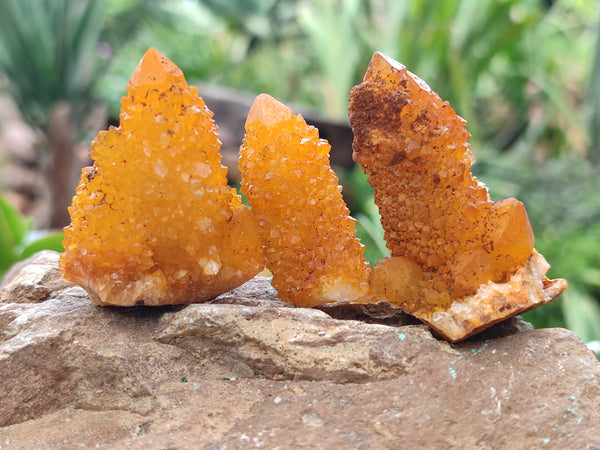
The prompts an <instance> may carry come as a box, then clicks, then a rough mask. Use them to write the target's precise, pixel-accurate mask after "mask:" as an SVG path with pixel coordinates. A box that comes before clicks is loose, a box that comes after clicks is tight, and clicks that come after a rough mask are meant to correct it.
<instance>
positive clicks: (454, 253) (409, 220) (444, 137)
mask: <svg viewBox="0 0 600 450" xmlns="http://www.w3.org/2000/svg"><path fill="white" fill-rule="evenodd" d="M350 123H351V125H352V128H353V131H354V136H355V138H354V146H353V148H354V159H355V160H356V161H357V162H358V163H360V164H361V165H362V167H363V169H364V170H365V172H366V173H367V174H368V175H369V183H370V184H371V185H372V186H373V187H374V189H375V202H376V204H377V205H378V206H379V212H380V214H381V220H382V225H383V228H384V230H385V238H386V241H387V245H388V248H389V249H390V250H391V253H392V256H402V257H406V258H409V259H410V260H412V261H414V262H416V263H417V264H418V265H419V267H420V268H421V269H422V270H423V272H427V273H431V274H433V275H431V277H433V278H435V279H437V280H436V281H434V283H437V285H438V286H442V285H444V287H443V289H442V291H448V292H449V293H450V296H451V297H452V298H457V297H462V296H464V295H469V294H473V293H475V292H476V291H477V289H478V288H479V286H480V285H481V284H483V283H486V282H488V281H492V282H503V281H506V280H508V278H509V277H510V275H512V274H513V273H514V272H515V271H516V270H517V269H518V268H519V267H522V266H523V265H524V264H525V262H526V261H527V259H528V258H529V256H530V255H531V253H532V250H533V244H534V237H533V232H532V231H531V226H530V225H529V220H528V218H527V213H526V211H525V207H524V206H523V204H522V203H521V202H519V201H518V200H516V199H514V198H511V199H507V200H503V201H501V202H497V203H494V202H492V201H491V200H490V198H489V195H488V191H487V188H486V187H485V185H483V184H482V183H480V182H479V181H478V180H477V179H476V178H475V177H474V176H473V175H472V173H471V165H472V164H473V162H474V157H473V154H472V153H471V151H470V150H469V145H468V143H467V140H468V138H469V133H468V132H467V130H466V128H465V121H464V120H463V119H462V118H461V117H459V116H457V115H456V114H455V112H454V111H453V110H452V108H451V107H450V105H449V104H448V102H443V101H442V100H441V99H440V97H439V96H438V95H437V94H435V93H434V92H432V91H431V89H430V88H429V87H428V86H427V85H426V84H425V82H423V81H422V80H421V79H419V78H418V77H417V76H415V75H413V74H411V73H410V72H409V71H407V70H406V68H405V67H404V66H403V65H401V64H400V63H398V62H396V61H394V60H392V59H390V58H388V57H386V56H384V55H382V54H380V53H376V54H375V55H374V56H373V59H372V60H371V64H370V65H369V69H368V71H367V73H366V75H365V77H364V81H363V83H362V84H360V85H358V86H355V87H354V88H353V89H352V91H351V93H350Z"/></svg>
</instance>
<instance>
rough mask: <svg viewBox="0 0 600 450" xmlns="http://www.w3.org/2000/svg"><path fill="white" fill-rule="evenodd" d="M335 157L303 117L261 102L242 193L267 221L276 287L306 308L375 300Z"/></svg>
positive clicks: (263, 224) (249, 131) (264, 228)
mask: <svg viewBox="0 0 600 450" xmlns="http://www.w3.org/2000/svg"><path fill="white" fill-rule="evenodd" d="M329 151H330V146H329V144H328V143H327V141H325V140H322V139H319V134H318V130H317V129H315V128H314V127H310V126H308V125H307V124H306V122H305V121H304V119H303V118H302V116H300V115H297V116H295V115H294V114H293V112H292V111H291V110H290V109H289V108H288V107H287V106H285V105H283V104H281V103H279V102H278V101H277V100H275V99H274V98H272V97H270V96H268V95H266V94H261V95H259V96H258V97H257V98H256V100H255V102H254V105H253V106H252V108H251V110H250V113H249V115H248V119H247V121H246V137H245V139H244V144H243V145H242V148H241V150H240V164H239V165H240V171H241V174H242V192H243V193H244V194H245V195H246V197H247V199H248V203H249V204H250V206H251V208H252V212H253V213H254V215H255V216H256V217H257V219H258V221H259V226H260V235H261V238H262V241H263V244H264V247H265V254H266V259H267V268H268V269H269V270H270V271H271V272H272V274H273V281H272V283H273V286H274V287H275V288H276V289H277V291H278V295H279V297H280V298H281V299H282V300H284V301H287V302H291V303H294V304H296V305H298V306H309V307H312V306H316V305H321V304H327V303H334V302H340V301H347V302H355V303H356V302H364V301H366V299H367V296H368V290H369V288H368V276H369V265H368V263H366V262H365V260H364V256H363V251H364V249H363V246H362V245H361V244H360V241H359V240H358V239H357V238H356V232H355V228H354V225H355V220H354V219H353V218H352V217H350V216H349V211H348V208H347V207H346V205H345V203H344V201H343V199H342V195H341V187H340V186H339V185H338V179H337V177H336V175H335V174H334V173H333V171H332V170H331V167H330V165H329Z"/></svg>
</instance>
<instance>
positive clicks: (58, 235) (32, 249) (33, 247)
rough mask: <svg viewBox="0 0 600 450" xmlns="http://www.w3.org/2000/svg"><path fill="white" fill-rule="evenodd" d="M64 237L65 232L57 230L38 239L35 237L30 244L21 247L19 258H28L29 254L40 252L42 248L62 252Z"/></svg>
mask: <svg viewBox="0 0 600 450" xmlns="http://www.w3.org/2000/svg"><path fill="white" fill-rule="evenodd" d="M64 238H65V234H64V233H63V232H62V231H57V232H54V233H51V234H49V235H46V236H44V237H42V238H40V239H36V240H35V241H33V242H32V243H31V244H29V245H28V246H27V247H25V248H24V249H23V251H22V252H21V255H20V259H25V258H29V257H30V256H31V255H33V254H35V253H37V252H40V251H42V250H54V251H56V252H59V253H61V252H63V251H64V248H63V246H62V241H63V240H64Z"/></svg>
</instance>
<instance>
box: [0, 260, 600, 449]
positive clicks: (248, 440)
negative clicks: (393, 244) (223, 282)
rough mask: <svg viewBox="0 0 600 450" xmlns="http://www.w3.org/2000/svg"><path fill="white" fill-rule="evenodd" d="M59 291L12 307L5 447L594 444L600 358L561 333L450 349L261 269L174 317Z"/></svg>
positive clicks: (375, 310) (1, 354)
mask: <svg viewBox="0 0 600 450" xmlns="http://www.w3.org/2000/svg"><path fill="white" fill-rule="evenodd" d="M26 266H27V265H25V267H26ZM48 282H50V281H48ZM54 282H55V283H58V280H54ZM30 286H31V285H30ZM25 291H26V289H25V287H23V289H22V290H21V291H19V292H22V293H23V295H25ZM15 292H16V291H15ZM53 292H54V293H53V294H52V295H51V296H50V297H53V298H50V297H47V299H46V300H45V301H42V302H39V303H31V302H22V303H19V302H18V300H19V299H14V300H15V301H11V302H5V303H3V304H0V380H1V381H0V398H2V408H0V448H2V449H4V448H39V447H46V448H75V447H80V446H85V447H87V446H89V447H96V446H99V447H101V448H106V447H109V448H117V447H118V448H123V447H126V448H140V449H141V448H145V449H147V448H207V449H222V448H225V449H226V448H240V447H242V448H256V447H263V448H275V447H279V448H298V447H306V448H418V447H425V448H506V447H515V448H538V447H543V448H591V447H592V446H594V445H600V437H599V436H600V364H599V363H598V361H597V360H596V358H595V356H594V355H593V353H592V352H591V351H590V350H588V349H587V347H586V346H585V345H584V344H583V343H582V342H581V341H580V340H579V339H578V338H577V337H576V336H575V335H573V334H572V333H571V332H569V331H567V330H563V329H544V330H533V329H531V328H530V327H528V326H527V324H525V323H524V322H522V321H520V320H519V319H511V320H509V321H507V322H503V323H501V324H499V325H497V326H495V327H493V328H491V329H489V330H487V331H486V334H484V335H477V336H476V337H474V338H471V339H470V340H467V341H465V342H462V343H460V344H449V343H447V342H446V341H443V340H439V339H436V338H435V336H433V335H432V334H431V333H430V331H429V330H428V329H427V328H426V327H425V326H424V325H422V324H419V323H416V322H415V321H414V319H412V318H410V317H408V316H406V315H404V314H402V313H401V312H399V311H398V310H393V309H391V308H389V307H387V306H386V305H385V304H379V305H369V306H367V307H365V306H358V305H357V306H354V305H335V306H333V307H324V308H321V310H317V309H302V308H295V307H292V306H290V305H287V304H284V303H281V302H279V301H278V300H277V298H276V296H275V292H274V290H273V289H272V288H271V286H270V284H269V280H268V279H267V278H261V277H257V278H255V279H254V280H251V281H250V282H248V283H246V284H245V285H243V286H241V287H240V288H238V289H234V290H233V291H231V292H230V293H227V294H224V295H222V296H220V297H218V298H217V299H215V300H213V301H212V302H209V303H205V304H194V305H189V306H177V307H133V308H117V307H106V308H101V307H97V306H94V305H93V304H92V303H91V301H90V300H89V298H88V297H87V294H86V293H85V291H83V290H82V289H80V288H78V287H73V286H72V285H66V286H65V287H64V289H62V290H59V291H55V290H53ZM326 311H327V312H326Z"/></svg>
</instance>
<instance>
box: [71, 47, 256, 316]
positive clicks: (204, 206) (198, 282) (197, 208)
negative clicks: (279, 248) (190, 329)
mask: <svg viewBox="0 0 600 450" xmlns="http://www.w3.org/2000/svg"><path fill="white" fill-rule="evenodd" d="M220 145H221V144H220V142H219V140H218V136H217V128H216V126H215V124H214V122H213V120H212V113H211V112H210V110H209V109H208V108H207V107H206V106H205V104H204V102H203V100H202V99H201V98H200V97H199V96H198V92H197V90H196V88H194V87H190V86H188V85H187V83H186V81H185V79H184V76H183V74H182V72H181V71H180V70H179V69H178V68H177V67H176V66H175V65H174V64H173V63H172V62H171V61H169V60H168V59H167V58H165V57H164V56H163V55H161V54H160V53H159V52H157V51H156V50H154V49H150V50H148V52H147V53H146V54H145V55H144V57H143V58H142V60H141V62H140V63H139V65H138V67H137V68H136V69H135V71H134V73H133V75H132V77H131V79H130V80H129V84H128V85H127V96H126V97H124V98H123V99H122V108H121V114H120V126H119V127H118V128H111V129H109V130H108V131H101V132H100V133H99V134H98V137H97V138H96V140H95V141H94V142H93V144H92V149H91V153H90V156H91V158H92V159H93V160H94V165H93V166H92V167H88V168H84V169H83V172H82V176H81V181H80V184H79V187H78V188H77V192H76V195H75V197H74V199H73V203H72V205H71V207H70V208H69V213H70V214H71V224H70V225H69V226H68V227H66V228H65V240H64V243H63V245H64V247H65V252H64V253H63V254H62V256H61V259H60V268H61V273H62V275H63V276H64V278H66V279H67V280H69V281H72V282H75V283H78V284H79V285H81V286H82V287H83V288H85V289H86V290H87V291H88V292H89V294H90V297H91V299H92V301H93V302H94V303H96V304H98V305H118V306H132V305H138V304H146V305H167V304H181V303H192V302H202V301H205V300H208V299H211V298H213V297H215V296H217V295H219V294H221V293H223V292H226V291H229V290H230V289H232V288H234V287H237V286H239V285H240V284H242V283H244V282H245V281H247V280H249V279H250V278H252V277H253V276H254V275H256V274H257V273H258V272H260V271H261V270H262V268H263V266H264V255H263V251H262V248H261V244H260V239H259V235H258V224H257V223H256V220H255V219H254V218H253V216H252V214H251V213H250V211H249V210H248V209H247V208H246V207H245V206H243V205H242V203H241V198H240V196H238V195H237V194H236V192H235V190H233V189H231V188H230V187H228V186H227V179H226V172H227V169H226V168H225V167H224V166H222V165H221V156H220V154H219V150H220Z"/></svg>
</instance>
